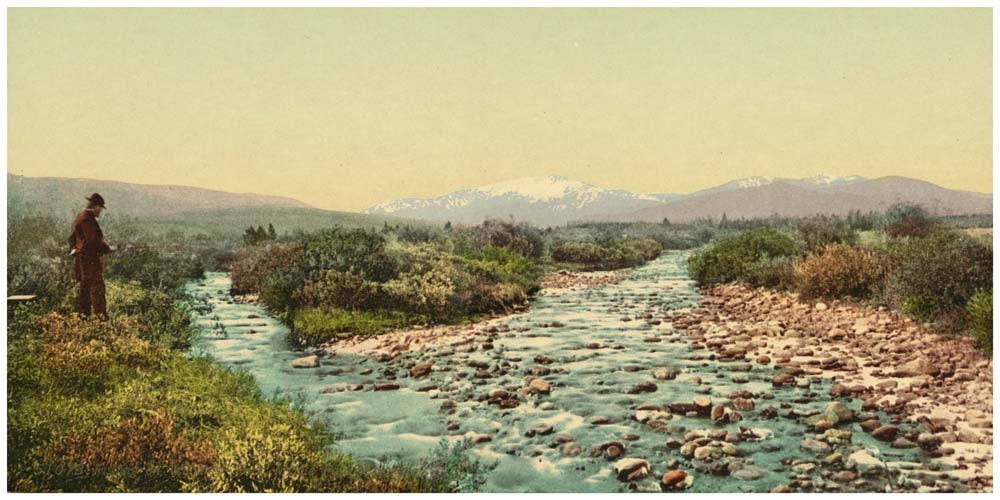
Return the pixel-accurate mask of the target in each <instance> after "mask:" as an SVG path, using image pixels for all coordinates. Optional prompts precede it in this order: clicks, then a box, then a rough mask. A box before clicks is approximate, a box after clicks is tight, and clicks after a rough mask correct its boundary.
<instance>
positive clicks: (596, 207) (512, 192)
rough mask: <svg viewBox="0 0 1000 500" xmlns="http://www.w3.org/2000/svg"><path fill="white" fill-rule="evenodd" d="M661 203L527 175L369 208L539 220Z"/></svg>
mask: <svg viewBox="0 0 1000 500" xmlns="http://www.w3.org/2000/svg"><path fill="white" fill-rule="evenodd" d="M660 203H662V202H661V201H660V200H659V199H657V198H656V197H653V196H647V195H642V194H635V193H631V192H629V191H624V190H620V189H602V188H599V187H597V186H594V185H592V184H587V183H585V182H580V181H575V180H572V179H567V178H565V177H562V176H559V175H546V176H541V177H526V178H523V179H514V180H509V181H503V182H498V183H496V184H490V185H487V186H481V187H477V188H471V189H462V190H459V191H453V192H451V193H448V194H445V195H442V196H439V197H437V198H429V199H427V198H404V199H399V200H394V201H389V202H385V203H380V204H378V205H374V206H371V207H369V208H368V209H367V210H365V213H368V214H385V215H397V216H401V217H414V218H419V219H431V220H449V221H452V222H458V223H465V224H478V223H480V222H482V221H483V220H484V219H486V218H490V217H499V218H508V217H511V216H513V217H514V219H515V220H519V221H528V222H531V223H534V224H539V225H543V226H552V225H559V224H564V223H566V222H568V221H571V220H580V219H582V218H586V217H587V216H591V215H596V214H607V213H620V212H629V211H635V210H640V209H642V208H647V207H651V206H656V205H659V204H660Z"/></svg>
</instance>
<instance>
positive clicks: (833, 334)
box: [826, 328, 847, 340]
mask: <svg viewBox="0 0 1000 500" xmlns="http://www.w3.org/2000/svg"><path fill="white" fill-rule="evenodd" d="M826 336H827V338H829V339H830V340H841V339H843V338H844V337H846V336H847V332H846V331H844V330H843V329H841V328H831V329H830V331H829V332H827V333H826Z"/></svg>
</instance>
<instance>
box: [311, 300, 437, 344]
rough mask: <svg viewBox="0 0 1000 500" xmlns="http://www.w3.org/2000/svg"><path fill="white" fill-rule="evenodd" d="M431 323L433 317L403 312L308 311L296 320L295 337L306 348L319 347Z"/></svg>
mask: <svg viewBox="0 0 1000 500" xmlns="http://www.w3.org/2000/svg"><path fill="white" fill-rule="evenodd" d="M427 322H429V318H427V317H423V316H416V315H408V314H405V313H402V312H399V311H340V310H333V311H326V310H322V309H312V308H305V309H299V310H297V311H295V313H294V316H293V317H292V337H293V340H295V342H297V343H298V344H300V345H304V346H318V345H321V344H323V343H325V342H327V341H329V340H331V339H334V338H336V337H342V336H349V335H377V334H380V333H385V332H387V331H389V330H393V329H396V328H403V327H407V326H412V325H415V324H420V323H427Z"/></svg>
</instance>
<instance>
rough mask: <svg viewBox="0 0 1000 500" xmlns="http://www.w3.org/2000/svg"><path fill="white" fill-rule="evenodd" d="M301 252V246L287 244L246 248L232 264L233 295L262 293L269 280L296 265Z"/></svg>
mask: <svg viewBox="0 0 1000 500" xmlns="http://www.w3.org/2000/svg"><path fill="white" fill-rule="evenodd" d="M301 252H302V246H301V245H297V244H287V243H275V244H270V245H262V246H253V247H247V248H244V249H243V250H241V251H240V253H239V255H237V257H236V258H235V259H234V260H233V262H232V271H231V273H230V277H231V278H232V282H233V284H232V293H233V295H244V294H248V293H260V292H261V290H262V289H263V288H264V282H265V281H266V280H267V278H268V277H269V276H270V275H271V274H272V273H274V272H275V271H276V270H278V269H281V268H287V267H291V266H292V265H294V264H295V262H296V260H297V259H298V256H299V255H300V254H301Z"/></svg>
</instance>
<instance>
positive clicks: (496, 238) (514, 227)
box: [471, 219, 545, 260]
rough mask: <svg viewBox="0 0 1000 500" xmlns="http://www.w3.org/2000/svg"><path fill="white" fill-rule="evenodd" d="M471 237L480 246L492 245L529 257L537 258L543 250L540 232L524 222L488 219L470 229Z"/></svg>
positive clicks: (543, 245)
mask: <svg viewBox="0 0 1000 500" xmlns="http://www.w3.org/2000/svg"><path fill="white" fill-rule="evenodd" d="M471 232H472V239H473V240H474V241H475V242H476V243H477V244H478V245H479V246H481V247H485V246H493V247H496V248H502V249H504V250H508V251H511V252H514V253H516V254H518V255H520V256H522V257H526V258H529V259H536V260H537V259H539V258H541V256H542V254H543V253H544V251H545V244H544V241H543V240H542V233H541V231H539V230H538V229H537V228H535V227H533V226H531V225H529V224H526V223H523V222H522V223H518V224H515V223H513V222H505V221H502V220H498V219H488V220H485V221H483V223H482V224H480V225H478V226H476V227H473V228H472V229H471Z"/></svg>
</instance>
